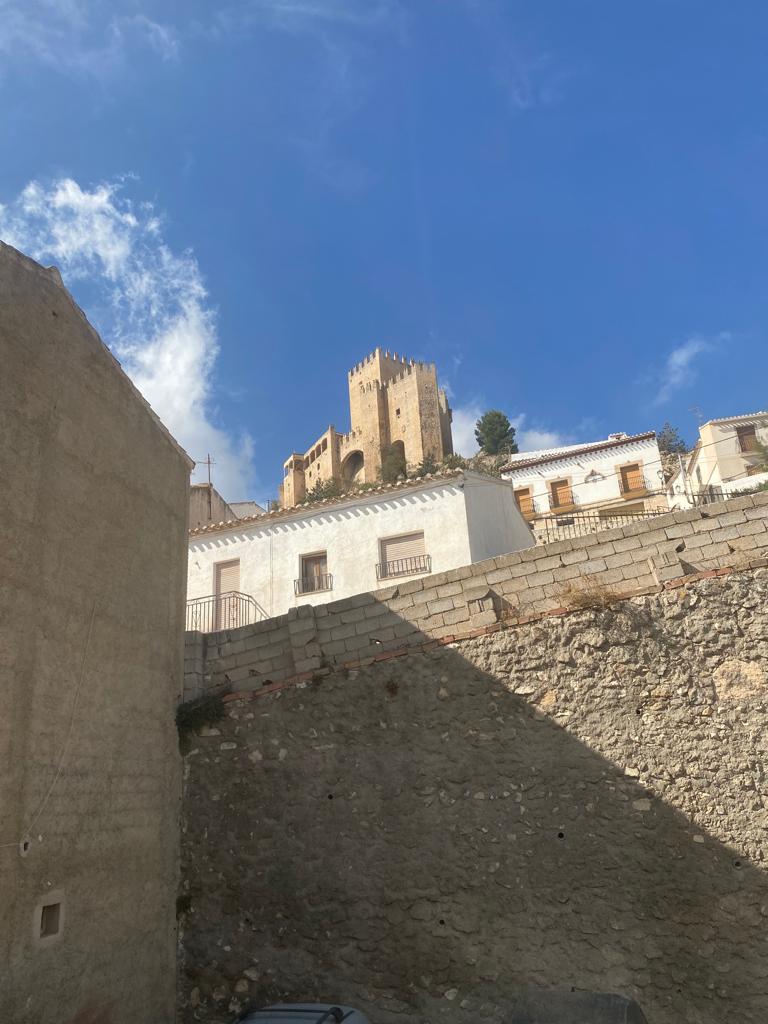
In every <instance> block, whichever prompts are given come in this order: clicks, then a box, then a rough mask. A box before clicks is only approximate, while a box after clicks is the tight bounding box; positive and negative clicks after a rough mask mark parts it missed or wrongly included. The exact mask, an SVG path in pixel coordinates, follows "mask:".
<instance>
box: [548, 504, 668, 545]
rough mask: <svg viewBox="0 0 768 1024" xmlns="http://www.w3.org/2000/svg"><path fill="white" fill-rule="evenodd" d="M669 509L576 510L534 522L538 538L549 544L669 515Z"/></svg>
mask: <svg viewBox="0 0 768 1024" xmlns="http://www.w3.org/2000/svg"><path fill="white" fill-rule="evenodd" d="M668 514H669V509H665V508H662V509H653V510H650V511H648V512H621V511H618V512H616V513H613V512H609V511H608V510H607V509H606V510H604V511H603V513H602V515H600V514H598V513H597V512H574V513H573V514H572V515H559V516H539V517H538V518H537V519H536V520H535V521H534V522H533V531H534V534H535V536H536V540H537V541H538V542H539V543H541V544H547V543H549V542H550V541H553V540H570V539H571V538H572V537H586V536H588V535H589V534H591V533H599V532H600V530H611V529H613V528H614V527H615V526H628V525H629V524H630V523H636V522H639V521H641V520H643V519H654V518H655V517H656V516H663V515H668Z"/></svg>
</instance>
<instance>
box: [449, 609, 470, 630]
mask: <svg viewBox="0 0 768 1024" xmlns="http://www.w3.org/2000/svg"><path fill="white" fill-rule="evenodd" d="M443 618H444V620H445V624H446V626H453V625H455V624H456V623H457V622H468V621H469V608H467V606H466V605H465V606H464V607H463V608H454V610H453V611H451V612H445V614H444V615H443Z"/></svg>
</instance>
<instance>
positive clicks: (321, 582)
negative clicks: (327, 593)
mask: <svg viewBox="0 0 768 1024" xmlns="http://www.w3.org/2000/svg"><path fill="white" fill-rule="evenodd" d="M322 590H333V573H330V572H321V573H318V574H317V575H315V576H302V577H300V578H299V579H297V580H294V581H293V592H294V593H295V594H317V593H318V592H319V591H322Z"/></svg>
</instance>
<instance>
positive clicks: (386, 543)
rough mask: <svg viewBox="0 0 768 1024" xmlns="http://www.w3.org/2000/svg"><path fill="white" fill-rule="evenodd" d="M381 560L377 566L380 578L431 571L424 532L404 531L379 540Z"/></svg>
mask: <svg viewBox="0 0 768 1024" xmlns="http://www.w3.org/2000/svg"><path fill="white" fill-rule="evenodd" d="M379 547H380V554H381V562H380V563H379V565H378V566H377V567H376V574H377V576H378V577H379V579H383V578H384V577H387V576H409V575H411V574H413V573H417V572H429V571H430V568H431V561H430V557H429V555H428V554H427V553H426V550H425V548H424V534H423V533H404V534H402V535H401V536H399V537H388V538H387V539H386V540H382V541H380V542H379Z"/></svg>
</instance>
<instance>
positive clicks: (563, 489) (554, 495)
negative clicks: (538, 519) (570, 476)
mask: <svg viewBox="0 0 768 1024" xmlns="http://www.w3.org/2000/svg"><path fill="white" fill-rule="evenodd" d="M549 492H550V498H551V505H552V508H564V507H566V506H568V505H572V504H573V495H572V493H571V482H570V480H553V481H552V483H551V484H550V485H549Z"/></svg>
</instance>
